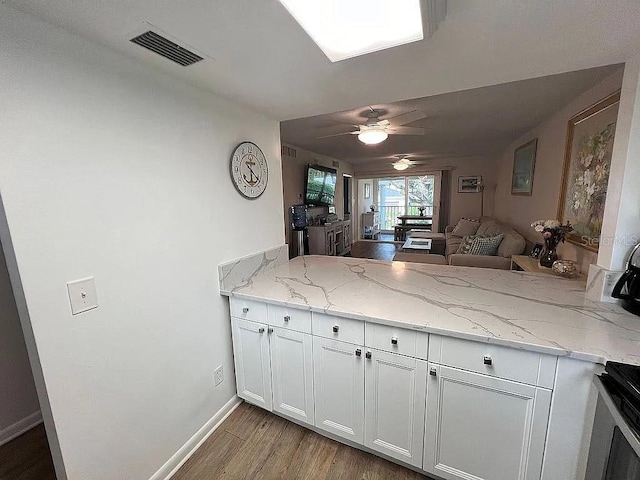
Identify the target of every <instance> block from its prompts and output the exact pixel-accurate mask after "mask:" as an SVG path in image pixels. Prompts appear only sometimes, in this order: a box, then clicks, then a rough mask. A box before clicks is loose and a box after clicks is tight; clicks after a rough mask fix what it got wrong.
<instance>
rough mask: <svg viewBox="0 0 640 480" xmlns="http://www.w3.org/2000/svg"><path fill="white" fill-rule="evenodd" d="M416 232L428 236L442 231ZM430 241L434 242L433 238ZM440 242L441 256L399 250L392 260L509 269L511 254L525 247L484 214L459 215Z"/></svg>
mask: <svg viewBox="0 0 640 480" xmlns="http://www.w3.org/2000/svg"><path fill="white" fill-rule="evenodd" d="M417 235H420V237H422V238H431V237H436V236H441V235H442V234H437V233H434V234H429V233H426V234H420V233H418V234H417ZM438 239H439V238H438ZM433 241H434V243H435V241H436V240H435V239H434V240H433ZM444 244H445V245H444V255H438V254H437V253H429V254H422V253H408V252H399V253H397V254H396V255H395V257H394V259H393V260H394V261H403V262H415V263H430V264H440V265H455V266H461V267H480V268H496V269H501V270H509V269H510V268H511V257H512V256H513V255H521V254H522V253H523V252H524V251H525V249H526V246H527V244H526V240H525V239H524V237H523V236H522V235H521V234H520V233H518V232H517V231H516V230H515V229H514V228H512V227H511V226H509V225H505V224H502V223H500V222H498V221H497V220H495V219H494V218H492V217H486V216H484V217H481V218H479V219H468V218H462V219H460V221H459V222H458V223H457V224H456V225H449V226H447V227H446V228H445V233H444ZM434 247H435V245H434ZM434 250H435V248H434ZM434 250H432V251H434Z"/></svg>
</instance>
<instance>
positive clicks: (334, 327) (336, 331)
mask: <svg viewBox="0 0 640 480" xmlns="http://www.w3.org/2000/svg"><path fill="white" fill-rule="evenodd" d="M339 329H340V327H339V326H338V325H334V326H333V333H338V330H339Z"/></svg>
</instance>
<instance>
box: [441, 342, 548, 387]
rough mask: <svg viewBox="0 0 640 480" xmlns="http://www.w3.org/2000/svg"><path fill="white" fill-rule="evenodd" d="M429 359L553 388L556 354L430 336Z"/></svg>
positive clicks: (472, 370) (468, 369) (442, 363)
mask: <svg viewBox="0 0 640 480" xmlns="http://www.w3.org/2000/svg"><path fill="white" fill-rule="evenodd" d="M429 361H430V362H434V363H439V364H441V365H448V366H451V367H457V368H461V369H463V370H467V371H471V372H477V373H483V374H485V375H491V376H493V377H500V378H505V379H507V380H514V381H517V382H522V383H526V384H529V385H538V386H541V387H545V388H553V381H554V378H555V371H556V362H557V357H555V356H553V355H544V354H541V353H536V352H528V351H525V350H518V349H515V348H509V347H503V346H499V345H492V344H489V343H482V342H473V341H469V340H461V339H459V338H451V337H442V336H439V335H431V337H430V338H429Z"/></svg>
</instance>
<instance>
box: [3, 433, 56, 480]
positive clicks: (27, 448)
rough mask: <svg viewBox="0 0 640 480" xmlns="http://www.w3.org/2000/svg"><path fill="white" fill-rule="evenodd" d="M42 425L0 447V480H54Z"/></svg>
mask: <svg viewBox="0 0 640 480" xmlns="http://www.w3.org/2000/svg"><path fill="white" fill-rule="evenodd" d="M55 479H56V474H55V471H54V469H53V460H51V453H50V451H49V444H48V443H47V435H46V434H45V432H44V425H42V424H40V425H38V426H37V427H35V428H32V429H31V430H29V431H28V432H26V433H24V434H22V435H20V436H19V437H18V438H15V439H13V440H11V441H10V442H9V443H5V444H4V445H2V446H1V447H0V480H55Z"/></svg>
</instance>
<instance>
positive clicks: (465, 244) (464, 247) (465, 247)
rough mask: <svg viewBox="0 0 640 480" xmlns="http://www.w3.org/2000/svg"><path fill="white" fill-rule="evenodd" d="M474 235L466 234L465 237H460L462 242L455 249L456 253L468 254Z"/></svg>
mask: <svg viewBox="0 0 640 480" xmlns="http://www.w3.org/2000/svg"><path fill="white" fill-rule="evenodd" d="M476 237H477V235H467V236H466V237H464V238H463V239H462V243H461V244H460V246H459V247H458V250H456V253H462V254H464V255H466V254H468V253H469V250H471V245H473V241H474V240H475V239H476Z"/></svg>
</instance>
